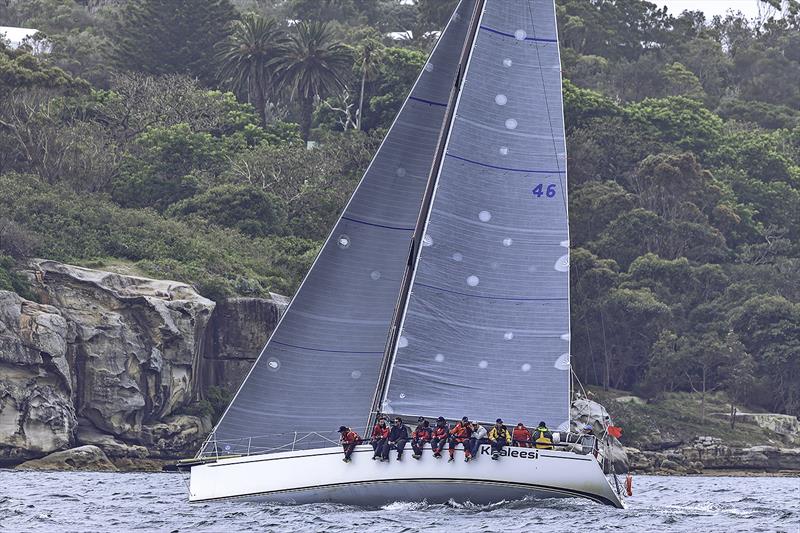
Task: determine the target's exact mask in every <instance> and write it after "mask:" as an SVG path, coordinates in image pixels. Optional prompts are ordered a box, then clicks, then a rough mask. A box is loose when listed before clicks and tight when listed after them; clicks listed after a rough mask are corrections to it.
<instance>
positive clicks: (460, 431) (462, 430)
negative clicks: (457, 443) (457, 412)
mask: <svg viewBox="0 0 800 533" xmlns="http://www.w3.org/2000/svg"><path fill="white" fill-rule="evenodd" d="M471 433H472V431H471V430H470V428H468V427H465V426H463V425H462V424H461V422H459V423H458V424H456V427H454V428H453V429H451V430H450V435H452V436H453V437H456V438H461V439H466V438H469V436H470V434H471Z"/></svg>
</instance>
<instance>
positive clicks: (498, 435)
mask: <svg viewBox="0 0 800 533" xmlns="http://www.w3.org/2000/svg"><path fill="white" fill-rule="evenodd" d="M497 439H506V440H507V441H510V440H511V435H510V434H509V433H508V429H507V428H506V427H505V426H501V427H500V429H497V426H492V430H491V431H490V432H489V440H497Z"/></svg>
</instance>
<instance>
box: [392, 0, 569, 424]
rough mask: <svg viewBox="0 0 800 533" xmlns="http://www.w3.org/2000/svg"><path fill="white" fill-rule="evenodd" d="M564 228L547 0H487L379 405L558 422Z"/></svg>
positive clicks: (554, 47)
mask: <svg viewBox="0 0 800 533" xmlns="http://www.w3.org/2000/svg"><path fill="white" fill-rule="evenodd" d="M568 239H569V231H568V220H567V178H566V158H565V143H564V124H563V111H562V99H561V73H560V59H559V51H558V41H557V35H556V22H555V13H554V5H553V1H552V0H507V1H492V0H488V1H487V2H486V6H485V10H484V13H483V16H482V18H481V20H480V31H479V32H478V35H477V38H476V40H475V42H474V44H473V49H472V52H471V56H470V59H469V63H468V68H467V72H466V76H465V80H464V82H463V87H462V90H461V94H460V95H459V99H458V101H457V104H456V112H455V118H454V119H453V123H452V126H451V130H450V135H449V139H448V140H447V144H446V151H445V156H444V159H443V161H442V165H441V167H440V173H439V175H438V180H437V183H436V189H435V194H434V199H433V204H432V208H431V211H430V213H429V217H428V221H427V225H426V227H425V235H424V239H423V248H422V249H421V252H420V255H419V258H418V263H417V266H416V269H415V272H414V279H413V284H412V287H411V296H410V298H409V300H408V305H407V308H406V312H405V315H404V318H403V322H402V331H401V336H400V337H399V339H398V342H397V343H396V348H395V359H394V365H393V367H392V371H391V374H390V381H389V386H388V389H387V391H386V394H385V401H384V410H385V411H386V412H394V413H403V414H413V415H426V416H430V417H435V416H440V415H441V416H444V417H447V418H450V419H459V418H461V416H463V415H467V416H469V417H471V418H473V419H477V420H480V421H483V422H493V421H494V419H495V418H496V417H498V416H499V417H502V418H504V419H505V420H506V422H511V423H516V422H517V421H525V422H527V423H534V424H535V423H536V422H538V421H539V420H540V419H541V420H545V421H546V422H547V423H548V424H550V425H553V426H559V425H562V424H564V423H565V422H567V420H568V418H569V416H568V415H569V379H570V371H569V335H570V332H569V298H568V296H569V294H568V293H569V255H568V253H569V250H568V247H569V243H568Z"/></svg>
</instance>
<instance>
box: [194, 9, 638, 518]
mask: <svg viewBox="0 0 800 533" xmlns="http://www.w3.org/2000/svg"><path fill="white" fill-rule="evenodd" d="M569 327H570V320H569V229H568V216H567V173H566V148H565V134H564V119H563V109H562V96H561V71H560V57H559V49H558V37H557V31H556V18H555V6H554V1H553V0H462V1H461V2H460V3H459V4H458V5H457V7H456V9H455V12H454V13H453V15H452V17H451V18H450V21H449V23H448V25H447V27H446V28H445V30H444V31H443V32H442V34H441V36H440V38H439V40H438V42H437V44H436V46H435V48H434V50H433V52H432V53H431V55H430V57H429V59H428V61H427V63H426V64H425V66H424V68H423V69H422V72H421V73H420V76H419V78H418V80H417V81H416V83H415V84H414V86H413V89H412V90H411V93H410V94H409V96H408V98H407V100H406V101H405V103H404V105H403V106H402V108H401V110H400V112H399V114H398V116H397V117H396V119H395V121H394V123H393V125H392V126H391V129H390V130H389V131H388V133H387V135H386V138H385V139H384V141H383V143H382V145H381V146H380V148H379V150H378V152H377V154H376V155H375V157H374V159H373V161H372V162H371V164H370V166H369V167H368V169H367V171H366V173H365V174H364V176H363V178H362V180H361V182H360V183H359V185H358V187H357V188H356V190H355V192H354V193H353V195H352V197H351V199H350V201H349V202H348V204H347V206H346V207H345V209H344V211H343V212H342V214H341V216H340V218H339V220H338V221H337V222H336V225H335V226H334V228H333V230H332V232H331V234H330V236H329V237H328V239H327V240H326V242H325V243H324V245H323V247H322V249H321V251H320V253H319V255H318V257H317V258H316V260H315V261H314V263H313V265H312V267H311V270H310V271H309V272H308V274H307V276H306V278H305V279H304V281H303V282H302V284H301V286H300V288H299V289H298V291H297V293H296V295H295V296H294V298H293V300H292V302H291V304H290V305H289V307H288V309H287V311H286V312H285V314H284V316H283V317H282V319H281V321H280V323H279V325H278V327H277V328H276V329H275V331H274V332H273V334H272V336H271V338H270V339H269V342H268V343H267V345H266V347H265V348H264V349H263V351H262V353H261V354H260V356H259V358H258V359H257V361H256V363H255V364H254V365H253V367H252V369H251V371H250V373H249V374H248V376H247V377H246V379H245V380H244V382H243V384H242V386H241V388H240V389H239V391H238V392H237V394H236V395H235V397H234V398H233V400H232V402H231V404H230V405H229V407H228V409H227V411H226V412H225V413H224V415H223V416H222V418H221V419H220V421H219V422H218V424H217V425H216V427H215V428H214V431H213V433H212V434H211V435H210V436H209V438H208V439H207V440H206V442H205V444H204V445H203V447H202V449H201V450H200V452H199V453H198V455H197V457H196V458H195V459H194V460H193V461H192V462H191V463H188V464H184V466H186V467H189V468H190V469H191V481H190V501H192V502H209V501H216V500H226V499H232V498H245V499H250V500H259V501H275V502H291V503H311V502H340V503H346V504H357V505H380V504H384V503H388V502H392V501H423V500H424V501H428V502H447V501H459V502H465V501H470V502H473V503H489V502H498V501H502V500H510V499H519V498H551V497H565V496H566V497H584V498H589V499H591V500H594V501H596V502H599V503H603V504H607V505H612V506H616V507H621V506H622V505H623V504H622V497H621V495H620V493H619V491H615V490H614V488H613V487H612V485H611V483H610V482H609V480H608V479H607V478H606V476H605V475H604V473H603V469H602V468H601V465H600V462H599V461H598V459H597V458H596V457H595V454H593V453H590V452H589V453H575V452H574V451H570V450H567V449H564V448H562V447H559V446H556V448H555V449H552V450H545V449H532V448H520V447H515V446H511V447H509V448H506V449H505V450H504V452H503V456H502V457H500V459H499V460H496V461H495V460H491V456H490V451H489V446H488V445H483V446H481V448H480V451H479V453H478V455H477V457H476V458H475V460H473V461H471V462H464V461H463V460H461V459H463V455H462V454H463V453H464V452H463V450H462V449H461V447H459V448H458V450H457V454H456V457H457V459H458V460H456V461H455V462H447V461H446V460H444V459H437V458H435V457H434V456H433V454H432V453H431V452H430V450H429V449H426V450H425V451H424V452H423V454H422V457H421V458H420V459H419V460H414V459H412V458H410V457H409V454H410V452H406V456H405V458H404V459H403V460H402V461H395V460H392V461H390V462H379V461H372V460H370V459H371V456H372V453H373V450H372V448H371V447H370V446H369V445H368V444H363V445H360V446H358V447H357V448H356V449H355V452H354V453H353V455H352V462H349V463H347V462H343V461H342V447H341V446H339V444H338V441H337V437H338V435H337V428H339V426H341V425H344V426H348V427H350V428H353V429H354V430H356V431H357V432H358V433H359V434H360V435H362V436H364V435H369V430H370V428H371V427H372V426H373V424H374V423H375V421H376V419H377V418H378V416H379V415H381V414H390V415H391V416H393V417H394V416H400V417H403V418H404V420H406V422H408V423H410V422H412V421H416V420H417V417H420V416H422V417H427V418H428V419H429V420H434V419H436V418H437V417H439V416H442V417H444V418H446V419H447V420H451V421H456V420H460V419H461V418H462V416H464V415H467V416H468V417H469V418H470V420H475V421H478V422H480V423H482V424H484V425H485V426H487V427H488V426H490V425H492V424H493V423H494V421H495V419H497V418H502V419H504V420H505V421H506V422H510V423H511V424H512V425H513V424H516V423H517V422H518V421H527V422H533V423H535V422H536V421H539V420H542V421H546V423H547V424H548V425H549V426H551V427H554V428H556V427H558V428H559V430H560V431H559V432H557V434H556V436H558V435H559V434H560V435H561V440H562V441H568V440H570V436H571V435H572V434H570V433H569V428H570V420H569V410H570V394H571V391H570V387H571V385H570V384H571V379H570V377H571V376H570V361H569V357H570V356H569V353H570V352H569V343H570V329H569ZM572 436H573V437H574V435H572ZM572 440H574V439H572ZM573 448H574V447H573ZM578 448H581V447H578ZM590 449H591V448H590ZM583 451H584V452H588V450H586V449H584V450H583Z"/></svg>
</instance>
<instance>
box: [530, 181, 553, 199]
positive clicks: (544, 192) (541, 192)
mask: <svg viewBox="0 0 800 533" xmlns="http://www.w3.org/2000/svg"><path fill="white" fill-rule="evenodd" d="M533 195H534V196H535V197H537V198H541V197H542V196H547V197H548V198H554V197H555V195H556V184H555V183H550V184H548V185H547V188H546V189H545V185H544V184H543V183H540V184H539V185H537V186H536V187H534V188H533Z"/></svg>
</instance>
